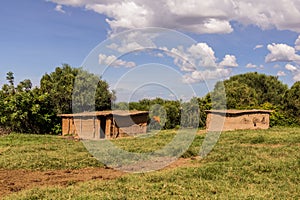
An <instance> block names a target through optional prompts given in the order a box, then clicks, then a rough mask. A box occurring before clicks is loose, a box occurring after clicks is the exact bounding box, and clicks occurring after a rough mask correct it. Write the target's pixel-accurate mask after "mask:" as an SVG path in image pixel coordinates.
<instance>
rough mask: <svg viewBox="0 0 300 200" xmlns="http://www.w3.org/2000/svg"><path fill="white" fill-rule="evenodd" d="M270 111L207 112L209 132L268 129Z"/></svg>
mask: <svg viewBox="0 0 300 200" xmlns="http://www.w3.org/2000/svg"><path fill="white" fill-rule="evenodd" d="M271 112H272V111H270V110H206V113H207V118H206V129H207V130H208V131H231V130H247V129H268V128H269V126H270V114H271Z"/></svg>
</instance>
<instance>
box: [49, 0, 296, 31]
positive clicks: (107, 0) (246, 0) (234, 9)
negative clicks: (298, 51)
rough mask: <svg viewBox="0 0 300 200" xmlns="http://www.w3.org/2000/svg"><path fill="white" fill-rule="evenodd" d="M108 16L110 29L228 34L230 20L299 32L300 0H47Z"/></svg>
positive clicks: (265, 27) (263, 27)
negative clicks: (167, 29)
mask: <svg viewBox="0 0 300 200" xmlns="http://www.w3.org/2000/svg"><path fill="white" fill-rule="evenodd" d="M49 1H52V2H54V3H57V4H59V5H68V6H77V7H79V6H80V7H84V8H86V9H88V10H93V11H95V12H97V13H100V14H104V15H106V16H107V19H106V21H107V23H108V24H109V25H110V27H111V29H112V31H113V32H118V31H120V30H123V29H128V28H143V27H149V26H152V27H165V28H173V29H178V30H184V31H190V32H194V33H230V32H232V31H233V28H232V26H231V24H230V22H231V21H237V22H239V23H241V24H245V25H248V24H254V25H257V26H258V27H260V28H262V29H268V28H274V27H275V28H277V29H279V30H292V31H296V32H300V27H299V19H300V1H299V0H276V1H274V0H265V1H261V0H219V1H212V0H208V1H197V0H186V1H182V0H156V1H149V0H128V1H119V0H101V1H100V0H99V1H97V0H49Z"/></svg>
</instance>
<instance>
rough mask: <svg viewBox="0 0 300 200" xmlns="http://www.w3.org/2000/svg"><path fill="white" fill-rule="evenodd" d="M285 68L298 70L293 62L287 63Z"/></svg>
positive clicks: (293, 70)
mask: <svg viewBox="0 0 300 200" xmlns="http://www.w3.org/2000/svg"><path fill="white" fill-rule="evenodd" d="M285 69H287V70H288V71H291V72H295V71H297V67H295V66H294V65H291V64H286V65H285Z"/></svg>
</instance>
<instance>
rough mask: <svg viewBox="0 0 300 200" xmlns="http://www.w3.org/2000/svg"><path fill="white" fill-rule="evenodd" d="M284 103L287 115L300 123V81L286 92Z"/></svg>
mask: <svg viewBox="0 0 300 200" xmlns="http://www.w3.org/2000/svg"><path fill="white" fill-rule="evenodd" d="M284 105H285V111H286V114H287V116H289V117H290V118H292V119H295V121H296V122H297V123H298V124H299V125H300V81H298V82H296V83H294V85H293V86H292V87H291V89H289V90H288V91H287V92H286V94H285V102H284Z"/></svg>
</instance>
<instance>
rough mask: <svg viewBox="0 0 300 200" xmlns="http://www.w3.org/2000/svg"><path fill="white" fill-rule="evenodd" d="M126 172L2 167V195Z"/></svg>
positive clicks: (187, 162)
mask: <svg viewBox="0 0 300 200" xmlns="http://www.w3.org/2000/svg"><path fill="white" fill-rule="evenodd" d="M193 160H195V159H190V158H180V159H178V160H177V161H175V162H173V163H171V165H169V166H167V167H166V168H165V169H173V168H178V167H192V166H196V165H197V164H198V165H199V163H198V162H193ZM163 170H164V169H163ZM125 174H126V173H125V172H122V171H117V170H113V169H109V168H84V169H78V170H49V171H30V170H5V169H0V197H3V196H5V195H8V194H11V193H14V192H19V191H21V190H26V189H30V188H34V187H43V186H69V185H72V184H75V183H78V182H85V181H89V180H112V179H116V178H118V177H121V176H123V175H125Z"/></svg>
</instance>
